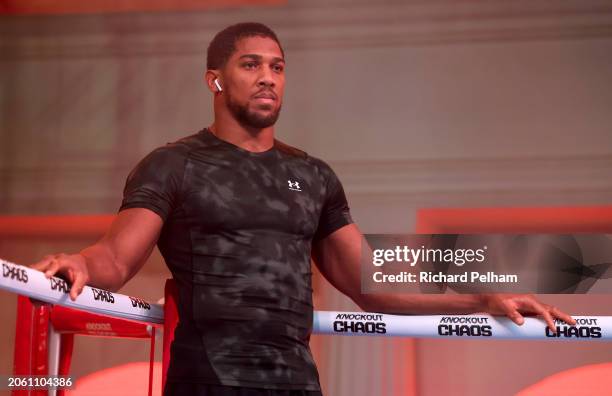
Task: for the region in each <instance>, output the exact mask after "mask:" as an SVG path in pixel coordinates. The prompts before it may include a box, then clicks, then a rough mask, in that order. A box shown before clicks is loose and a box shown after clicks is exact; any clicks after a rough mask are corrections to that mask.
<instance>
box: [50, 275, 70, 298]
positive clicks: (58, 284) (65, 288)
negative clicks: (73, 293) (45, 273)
mask: <svg viewBox="0 0 612 396" xmlns="http://www.w3.org/2000/svg"><path fill="white" fill-rule="evenodd" d="M49 281H50V283H51V290H56V291H59V292H62V293H64V294H68V293H70V286H69V285H68V282H66V281H65V280H63V279H58V278H50V279H49Z"/></svg>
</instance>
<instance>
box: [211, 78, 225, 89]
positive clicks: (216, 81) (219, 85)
mask: <svg viewBox="0 0 612 396" xmlns="http://www.w3.org/2000/svg"><path fill="white" fill-rule="evenodd" d="M213 83H214V84H215V86H216V87H217V92H222V91H223V88H221V84H219V79H218V78H215V81H213Z"/></svg>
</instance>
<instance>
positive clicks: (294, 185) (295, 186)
mask: <svg viewBox="0 0 612 396" xmlns="http://www.w3.org/2000/svg"><path fill="white" fill-rule="evenodd" d="M287 183H289V190H292V191H302V189H301V188H300V183H298V182H296V181H291V180H287Z"/></svg>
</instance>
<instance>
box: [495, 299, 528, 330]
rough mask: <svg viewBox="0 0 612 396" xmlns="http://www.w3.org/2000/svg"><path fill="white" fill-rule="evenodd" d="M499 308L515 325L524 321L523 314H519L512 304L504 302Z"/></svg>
mask: <svg viewBox="0 0 612 396" xmlns="http://www.w3.org/2000/svg"><path fill="white" fill-rule="evenodd" d="M501 308H502V310H503V311H504V314H505V315H506V316H507V317H508V318H510V320H512V321H513V322H514V323H516V324H517V325H519V326H520V325H522V324H523V323H525V318H523V315H521V313H520V312H519V311H518V310H517V309H516V308H515V307H514V305H511V304H508V303H504V304H502V307H501Z"/></svg>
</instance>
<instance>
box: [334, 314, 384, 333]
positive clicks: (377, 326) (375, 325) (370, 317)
mask: <svg viewBox="0 0 612 396" xmlns="http://www.w3.org/2000/svg"><path fill="white" fill-rule="evenodd" d="M382 318H383V315H382V314H346V313H339V314H337V315H336V320H335V321H334V331H335V332H336V333H364V334H385V333H386V332H387V328H386V326H387V325H386V323H384V322H383V321H382Z"/></svg>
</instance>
